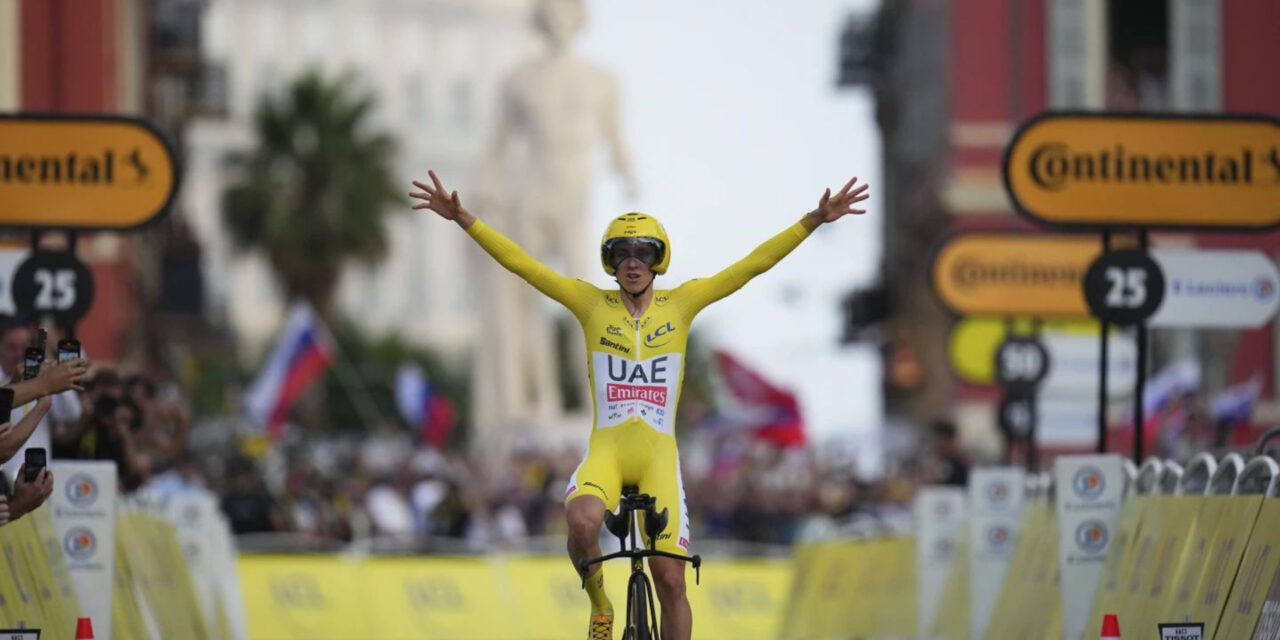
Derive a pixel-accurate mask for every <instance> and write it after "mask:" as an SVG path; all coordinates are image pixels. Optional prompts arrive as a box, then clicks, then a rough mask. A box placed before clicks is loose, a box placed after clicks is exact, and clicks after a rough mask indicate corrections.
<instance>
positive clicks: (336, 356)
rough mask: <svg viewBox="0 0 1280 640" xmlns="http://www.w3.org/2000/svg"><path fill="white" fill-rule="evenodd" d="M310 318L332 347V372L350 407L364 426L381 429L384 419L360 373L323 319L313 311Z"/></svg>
mask: <svg viewBox="0 0 1280 640" xmlns="http://www.w3.org/2000/svg"><path fill="white" fill-rule="evenodd" d="M308 310H309V311H310V312H311V314H312V317H313V318H315V322H316V326H317V327H318V328H319V330H320V331H322V332H324V334H325V335H326V337H327V338H328V339H329V340H328V341H329V344H331V345H333V372H334V374H336V375H337V376H338V382H339V383H340V384H341V385H342V388H343V390H344V391H346V393H347V398H348V399H349V400H351V406H353V407H355V410H356V413H357V414H358V415H359V416H360V420H361V421H363V422H364V423H365V424H366V426H368V427H370V428H375V429H376V428H378V427H381V426H382V424H383V422H384V419H383V417H382V412H381V411H379V410H378V405H377V403H375V402H374V401H373V398H372V397H371V396H370V395H369V388H368V387H367V386H365V384H364V378H362V377H361V376H360V372H359V371H357V370H356V369H355V367H354V366H352V365H351V362H350V361H349V360H347V358H346V356H345V355H344V353H343V350H342V345H340V344H338V339H337V337H336V336H334V335H333V332H332V331H330V330H329V327H328V325H326V324H325V321H324V319H323V318H321V317H320V315H319V314H317V313H315V311H314V310H313V309H310V307H309V306H308Z"/></svg>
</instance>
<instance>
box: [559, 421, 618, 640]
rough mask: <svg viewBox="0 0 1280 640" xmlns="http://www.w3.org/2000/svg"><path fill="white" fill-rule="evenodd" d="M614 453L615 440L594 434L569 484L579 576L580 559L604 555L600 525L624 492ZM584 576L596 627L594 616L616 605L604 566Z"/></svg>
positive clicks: (572, 556) (571, 546)
mask: <svg viewBox="0 0 1280 640" xmlns="http://www.w3.org/2000/svg"><path fill="white" fill-rule="evenodd" d="M613 453H614V447H613V441H612V439H611V438H610V437H608V436H607V435H605V434H599V435H597V434H593V435H592V438H591V441H590V442H589V443H588V445H587V451H586V453H585V454H584V455H583V458H582V463H581V464H579V465H578V468H577V470H575V471H574V472H573V475H572V476H570V478H569V486H568V487H567V488H566V490H565V502H566V505H565V519H566V520H567V523H568V528H569V540H568V551H569V560H570V561H571V562H573V567H574V570H575V571H578V573H579V575H582V571H581V570H580V569H579V568H578V567H579V563H580V562H582V561H583V560H589V559H591V558H598V557H600V556H601V552H600V525H601V524H602V523H603V522H604V513H605V510H606V509H607V510H610V511H612V510H613V509H615V508H617V506H618V498H619V497H620V494H621V492H622V481H621V478H620V476H619V473H618V468H617V465H616V464H615V461H614V456H613ZM583 578H584V579H585V582H586V589H587V595H588V596H589V597H590V598H591V609H592V614H593V618H592V625H593V626H594V625H596V624H597V623H596V621H595V617H594V615H595V614H599V613H608V612H611V611H612V610H613V606H612V603H610V602H609V598H608V596H606V595H605V593H604V570H603V567H601V566H600V565H596V566H594V567H591V568H590V569H589V570H588V573H587V574H586V575H584V576H583Z"/></svg>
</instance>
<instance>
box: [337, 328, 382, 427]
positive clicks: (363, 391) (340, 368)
mask: <svg viewBox="0 0 1280 640" xmlns="http://www.w3.org/2000/svg"><path fill="white" fill-rule="evenodd" d="M333 372H334V373H335V374H337V376H338V382H339V383H341V385H342V388H343V390H345V391H346V392H347V398H349V399H350V400H351V405H352V406H353V407H355V409H356V413H357V414H359V415H360V420H362V421H363V422H364V423H365V424H366V426H368V427H369V428H375V429H376V428H378V427H381V426H382V424H383V422H384V421H385V420H384V418H383V416H382V412H381V411H379V410H378V404H377V403H376V402H374V401H373V397H372V396H370V395H369V388H368V387H366V386H365V384H364V379H363V378H362V377H360V373H359V372H358V371H356V370H355V367H354V366H352V365H351V362H350V361H349V360H347V358H346V357H345V356H344V355H343V353H342V348H341V347H340V346H339V345H338V341H337V340H334V341H333Z"/></svg>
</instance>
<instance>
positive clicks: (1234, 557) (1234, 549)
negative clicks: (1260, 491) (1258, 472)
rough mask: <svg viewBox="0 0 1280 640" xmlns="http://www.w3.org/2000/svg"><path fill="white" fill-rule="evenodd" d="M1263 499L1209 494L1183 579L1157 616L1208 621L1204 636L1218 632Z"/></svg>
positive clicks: (1183, 563) (1166, 619)
mask: <svg viewBox="0 0 1280 640" xmlns="http://www.w3.org/2000/svg"><path fill="white" fill-rule="evenodd" d="M1262 500H1263V498H1262V496H1258V495H1254V496H1230V495H1226V496H1209V497H1208V498H1205V500H1204V504H1203V506H1202V507H1201V510H1200V517H1199V518H1198V519H1197V521H1196V522H1197V526H1196V534H1195V535H1196V537H1195V541H1194V542H1193V543H1192V544H1190V545H1188V547H1187V550H1186V553H1185V554H1184V557H1183V558H1182V561H1181V562H1180V563H1179V564H1180V565H1181V566H1180V567H1179V569H1180V570H1181V571H1182V573H1183V579H1182V580H1181V581H1180V584H1179V585H1178V588H1177V590H1176V591H1175V592H1174V594H1173V596H1174V597H1173V599H1172V602H1171V603H1170V605H1171V606H1169V607H1168V608H1166V609H1165V611H1164V612H1163V615H1162V616H1161V618H1160V619H1159V620H1158V621H1157V622H1178V621H1182V620H1192V621H1194V622H1203V623H1204V636H1205V637H1206V638H1212V637H1214V632H1215V631H1217V628H1218V621H1219V619H1220V618H1221V616H1222V610H1223V608H1224V607H1225V606H1226V599H1227V595H1228V592H1229V591H1230V589H1231V581H1232V579H1233V578H1234V577H1235V575H1236V573H1237V572H1238V570H1239V568H1240V559H1241V557H1243V556H1244V550H1245V545H1246V544H1248V541H1249V533H1250V532H1251V531H1253V527H1254V522H1255V521H1256V520H1257V518H1258V510H1259V509H1260V508H1261V507H1262Z"/></svg>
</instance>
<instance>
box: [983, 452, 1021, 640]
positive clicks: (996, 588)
mask: <svg viewBox="0 0 1280 640" xmlns="http://www.w3.org/2000/svg"><path fill="white" fill-rule="evenodd" d="M1023 478H1024V474H1023V472H1022V470H1020V469H1017V468H1014V467H987V468H982V469H975V470H974V471H973V473H972V474H971V475H970V477H969V513H970V514H971V515H970V518H969V598H970V601H969V612H970V613H969V616H970V617H969V633H970V637H973V638H981V637H983V635H984V634H985V633H986V629H987V622H988V621H989V620H990V617H991V611H992V609H994V608H995V604H996V598H997V597H998V596H999V594H1000V585H1001V583H1002V582H1003V581H1004V575H1005V570H1006V569H1007V568H1008V565H1009V561H1010V560H1012V559H1013V553H1014V550H1015V549H1016V548H1017V545H1018V525H1019V522H1020V521H1021V518H1022V488H1023Z"/></svg>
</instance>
